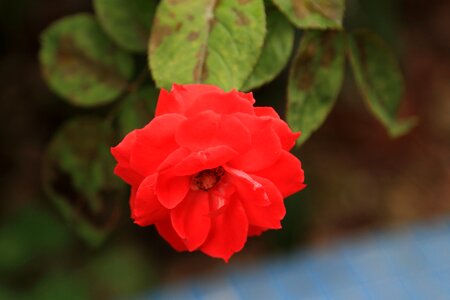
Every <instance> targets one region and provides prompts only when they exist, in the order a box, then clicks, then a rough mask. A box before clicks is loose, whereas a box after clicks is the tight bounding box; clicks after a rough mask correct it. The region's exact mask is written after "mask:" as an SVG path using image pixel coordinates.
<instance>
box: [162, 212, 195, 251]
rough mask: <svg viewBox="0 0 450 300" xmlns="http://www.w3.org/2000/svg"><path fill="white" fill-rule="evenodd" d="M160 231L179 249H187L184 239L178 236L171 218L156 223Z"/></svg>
mask: <svg viewBox="0 0 450 300" xmlns="http://www.w3.org/2000/svg"><path fill="white" fill-rule="evenodd" d="M155 226H156V230H158V233H159V234H160V235H161V236H162V237H163V238H164V239H165V240H166V241H167V242H168V243H169V244H170V245H171V246H172V247H173V248H174V249H175V250H177V251H186V250H187V248H186V246H185V245H184V243H183V240H182V239H181V238H180V237H179V236H178V234H177V233H176V232H175V230H174V229H173V226H172V222H171V221H170V218H167V219H165V220H163V221H159V222H158V223H156V224H155Z"/></svg>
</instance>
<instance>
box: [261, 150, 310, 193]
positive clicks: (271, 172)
mask: <svg viewBox="0 0 450 300" xmlns="http://www.w3.org/2000/svg"><path fill="white" fill-rule="evenodd" d="M253 174H255V175H257V176H259V177H264V178H267V179H268V180H270V181H271V182H273V183H274V184H275V185H276V187H277V188H278V190H279V191H280V192H281V194H282V195H283V197H288V196H290V195H292V194H294V193H296V192H298V191H300V190H302V189H303V188H304V187H305V186H306V185H305V184H304V183H303V182H304V180H305V176H304V173H303V170H302V165H301V162H300V160H299V159H298V158H297V157H295V156H294V155H292V154H291V153H289V152H287V151H283V152H282V153H281V155H280V157H279V159H278V160H277V161H276V162H275V163H274V164H273V165H271V166H270V167H268V168H266V169H263V170H259V171H258V172H255V173H253Z"/></svg>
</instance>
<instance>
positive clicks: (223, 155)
mask: <svg viewBox="0 0 450 300" xmlns="http://www.w3.org/2000/svg"><path fill="white" fill-rule="evenodd" d="M236 155H237V152H236V151H234V150H233V149H231V148H230V147H228V146H215V147H211V148H207V149H205V150H202V151H198V152H193V153H191V154H189V155H188V156H187V157H185V158H184V159H183V160H182V161H181V162H179V163H178V164H177V165H175V166H174V168H173V170H172V171H173V172H174V174H177V175H180V176H181V175H192V174H195V173H198V172H200V171H202V170H207V169H214V168H217V167H219V166H221V165H223V164H225V163H226V162H227V161H229V160H231V159H232V158H233V157H235V156H236Z"/></svg>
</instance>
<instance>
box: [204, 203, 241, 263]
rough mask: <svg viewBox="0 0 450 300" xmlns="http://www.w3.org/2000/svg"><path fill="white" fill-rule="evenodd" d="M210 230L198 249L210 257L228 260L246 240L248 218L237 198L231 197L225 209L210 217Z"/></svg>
mask: <svg viewBox="0 0 450 300" xmlns="http://www.w3.org/2000/svg"><path fill="white" fill-rule="evenodd" d="M211 225H212V226H211V230H210V233H209V236H208V238H207V239H206V241H205V243H204V244H203V245H202V246H201V247H200V250H201V251H202V252H204V253H206V254H207V255H210V256H212V257H217V258H222V259H223V260H224V261H226V262H228V260H229V259H230V257H231V255H233V254H234V253H236V252H238V251H240V250H241V249H242V248H243V247H244V245H245V242H246V241H247V232H248V220H247V215H246V214H245V211H244V208H243V207H242V205H241V203H240V202H239V201H238V200H237V199H231V201H230V203H229V205H228V206H227V209H226V210H225V211H224V212H223V213H222V214H220V215H218V216H216V217H212V219H211Z"/></svg>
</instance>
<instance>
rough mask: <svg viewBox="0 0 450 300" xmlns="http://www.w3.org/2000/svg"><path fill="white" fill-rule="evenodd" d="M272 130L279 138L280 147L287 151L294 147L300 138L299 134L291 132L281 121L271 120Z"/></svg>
mask: <svg viewBox="0 0 450 300" xmlns="http://www.w3.org/2000/svg"><path fill="white" fill-rule="evenodd" d="M272 123H273V127H272V128H273V129H274V130H275V132H276V133H277V135H278V137H279V138H280V142H281V147H282V148H283V149H284V150H286V151H289V150H291V149H292V147H294V146H295V142H296V141H297V139H298V138H299V137H300V132H292V130H291V129H290V128H289V126H288V124H287V123H286V122H284V121H283V120H281V119H272Z"/></svg>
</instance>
